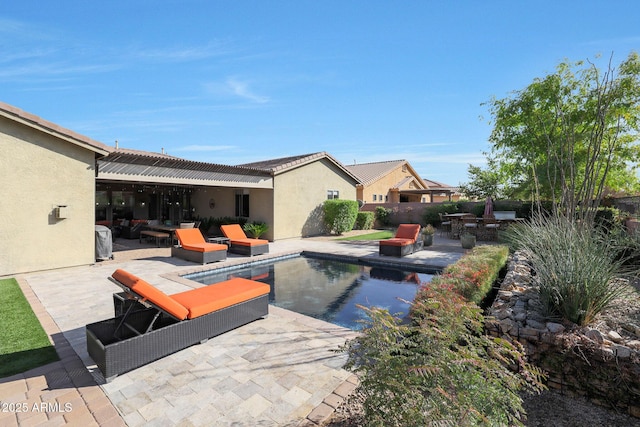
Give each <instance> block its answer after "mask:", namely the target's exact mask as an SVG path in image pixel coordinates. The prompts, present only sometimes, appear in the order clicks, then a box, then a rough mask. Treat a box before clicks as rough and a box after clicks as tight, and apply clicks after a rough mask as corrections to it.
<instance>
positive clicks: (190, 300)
mask: <svg viewBox="0 0 640 427" xmlns="http://www.w3.org/2000/svg"><path fill="white" fill-rule="evenodd" d="M269 290H270V287H269V285H267V284H264V283H260V282H254V281H253V280H249V279H244V278H241V277H236V278H233V279H229V280H227V281H225V282H221V283H214V284H213V285H208V286H204V287H202V288H198V289H193V290H190V291H186V292H180V293H178V294H173V295H171V298H173V299H174V300H176V301H177V302H179V303H180V304H182V305H183V306H185V307H186V308H188V309H189V315H188V316H187V317H188V318H189V319H193V318H194V317H198V316H202V315H204V314H207V313H211V312H213V311H216V310H220V309H223V308H226V307H231V306H232V305H235V304H238V303H241V302H244V301H248V300H250V299H253V298H257V297H259V296H262V295H266V294H268V293H269Z"/></svg>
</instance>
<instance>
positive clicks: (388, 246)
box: [379, 224, 423, 257]
mask: <svg viewBox="0 0 640 427" xmlns="http://www.w3.org/2000/svg"><path fill="white" fill-rule="evenodd" d="M422 244H423V242H422V238H421V236H420V224H400V226H398V231H396V236H395V237H393V238H391V239H387V240H380V244H379V248H380V249H379V253H380V255H387V256H396V257H403V256H405V255H409V254H412V253H414V252H415V251H417V250H420V249H422Z"/></svg>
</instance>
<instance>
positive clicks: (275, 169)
mask: <svg viewBox="0 0 640 427" xmlns="http://www.w3.org/2000/svg"><path fill="white" fill-rule="evenodd" d="M321 159H328V160H329V161H330V162H332V163H333V164H335V165H336V166H337V167H338V168H340V169H341V170H342V171H343V172H344V173H345V174H347V175H348V176H350V177H351V178H352V179H353V180H354V181H355V182H357V183H359V182H360V180H359V179H358V177H357V176H355V175H354V174H353V173H352V172H351V171H350V170H349V169H347V168H346V167H345V166H344V165H343V164H342V163H340V162H339V161H338V160H336V159H335V158H334V157H332V156H331V155H330V154H329V153H327V152H325V151H320V152H317V153H311V154H301V155H298V156H289V157H280V158H277V159H269V160H262V161H258V162H253V163H245V164H241V165H238V166H239V167H250V168H255V169H260V170H264V171H268V172H270V173H271V174H273V175H278V174H280V173H283V172H286V171H288V170H291V169H295V168H297V167H300V166H304V165H306V164H308V163H312V162H315V161H317V160H321Z"/></svg>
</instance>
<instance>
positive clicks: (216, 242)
mask: <svg viewBox="0 0 640 427" xmlns="http://www.w3.org/2000/svg"><path fill="white" fill-rule="evenodd" d="M220 229H221V230H222V233H223V234H224V235H225V237H224V238H222V237H213V238H210V240H209V241H207V240H205V238H204V236H203V235H202V233H201V232H200V229H198V228H178V229H176V230H175V235H176V238H177V239H178V244H177V245H173V246H172V247H171V256H174V257H177V258H182V259H185V260H187V261H192V262H197V263H200V264H207V263H210V262H214V261H223V260H225V259H227V251H229V252H231V253H235V254H239V255H248V256H254V255H262V254H265V253H268V252H269V241H268V240H263V239H250V238H248V237H247V235H246V234H245V233H244V231H243V230H242V228H241V227H240V225H239V224H229V225H223V226H221V227H220Z"/></svg>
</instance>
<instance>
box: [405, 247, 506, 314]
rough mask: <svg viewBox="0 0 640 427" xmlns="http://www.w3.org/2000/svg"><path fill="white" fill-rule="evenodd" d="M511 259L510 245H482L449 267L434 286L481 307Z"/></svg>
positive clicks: (433, 281)
mask: <svg viewBox="0 0 640 427" xmlns="http://www.w3.org/2000/svg"><path fill="white" fill-rule="evenodd" d="M508 259H509V249H508V248H507V247H506V246H488V245H484V246H478V247H476V248H474V249H473V250H472V251H471V252H470V253H469V254H467V255H465V256H464V257H462V258H460V259H459V260H458V261H457V262H455V263H453V264H450V265H448V266H447V267H446V268H445V269H444V270H443V271H442V273H441V274H439V275H437V276H436V277H434V278H433V279H432V280H431V284H432V285H433V286H440V287H447V288H449V289H451V290H452V291H454V292H456V293H458V294H460V295H462V296H463V297H465V298H466V299H467V300H469V301H472V302H475V303H476V304H478V303H480V302H481V301H482V300H483V299H484V298H485V296H486V295H487V293H488V292H489V291H490V290H491V287H492V286H493V284H494V283H495V281H496V279H497V278H498V275H499V274H500V271H501V270H502V268H503V267H504V266H505V265H506V264H507V261H508ZM419 292H421V291H419ZM419 296H420V293H418V297H419ZM418 297H416V298H418Z"/></svg>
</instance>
